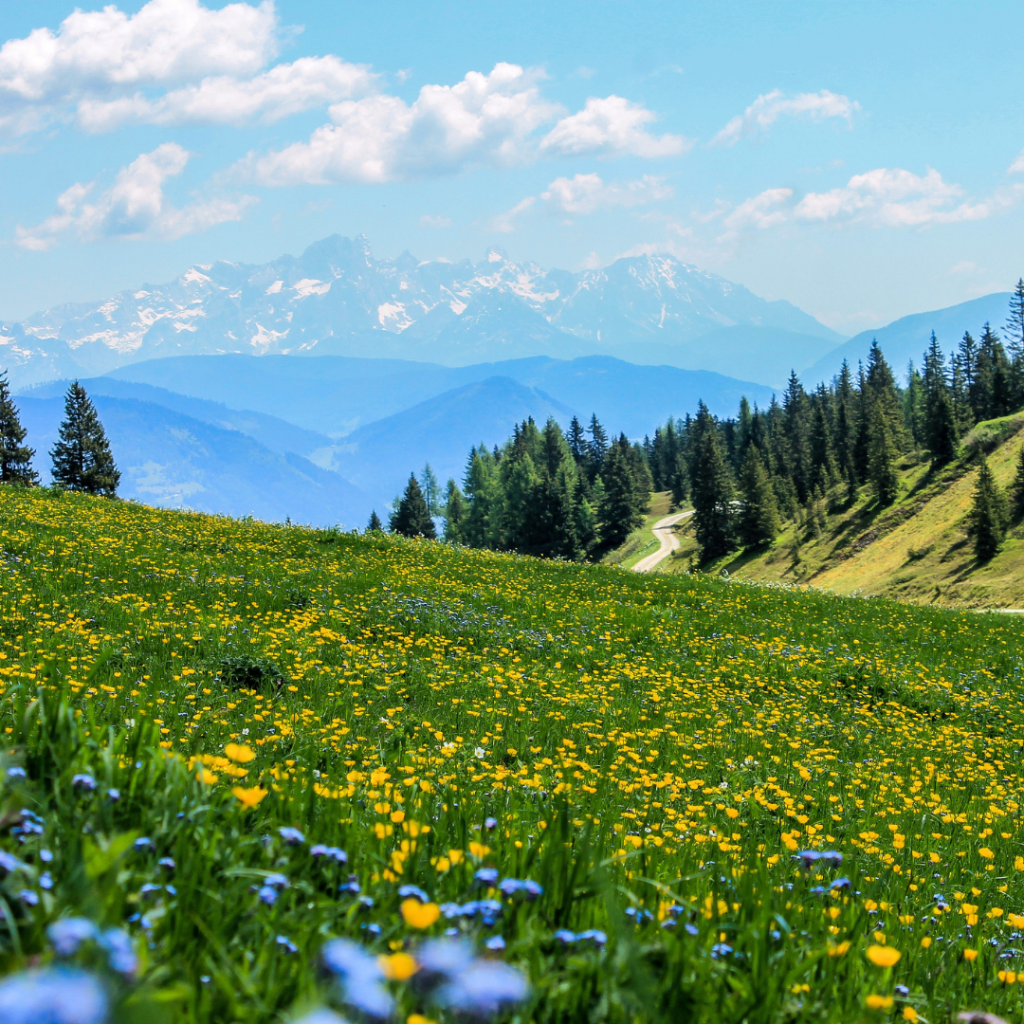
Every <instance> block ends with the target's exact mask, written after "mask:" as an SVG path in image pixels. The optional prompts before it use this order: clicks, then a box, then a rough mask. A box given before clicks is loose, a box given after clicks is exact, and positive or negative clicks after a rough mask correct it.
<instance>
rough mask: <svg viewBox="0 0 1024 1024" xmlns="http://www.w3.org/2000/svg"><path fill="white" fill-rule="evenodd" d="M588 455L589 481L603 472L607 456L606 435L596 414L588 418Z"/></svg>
mask: <svg viewBox="0 0 1024 1024" xmlns="http://www.w3.org/2000/svg"><path fill="white" fill-rule="evenodd" d="M587 448H588V452H589V455H590V466H589V467H588V469H589V475H590V479H591V480H593V479H594V477H596V476H600V475H601V473H602V471H603V470H604V460H605V456H606V455H607V454H608V435H607V434H606V433H605V429H604V427H602V426H601V424H600V422H599V421H598V418H597V413H594V414H593V415H592V416H591V417H590V442H589V443H588V445H587Z"/></svg>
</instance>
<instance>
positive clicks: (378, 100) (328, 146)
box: [243, 63, 560, 185]
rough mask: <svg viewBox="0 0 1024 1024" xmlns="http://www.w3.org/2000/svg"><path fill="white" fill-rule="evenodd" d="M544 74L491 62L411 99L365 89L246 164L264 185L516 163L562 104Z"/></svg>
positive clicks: (388, 176)
mask: <svg viewBox="0 0 1024 1024" xmlns="http://www.w3.org/2000/svg"><path fill="white" fill-rule="evenodd" d="M540 78H541V74H540V72H538V71H524V70H523V68H521V67H519V66H518V65H515V64H504V63H501V64H496V65H495V67H494V70H493V71H492V72H491V73H490V74H488V75H484V74H481V73H480V72H478V71H471V72H470V73H469V74H467V75H466V77H465V78H464V79H463V80H462V81H461V82H459V83H458V84H456V85H453V86H447V85H425V86H424V87H423V88H422V89H421V90H420V93H419V96H418V97H417V99H416V101H415V102H414V103H413V104H412V105H411V106H410V105H408V104H406V103H405V101H404V100H402V99H400V98H398V97H397V96H389V95H383V94H382V95H377V96H368V97H365V98H364V99H361V100H354V101H349V102H344V103H337V104H335V105H334V106H332V107H331V108H330V115H331V120H332V121H333V122H334V123H333V124H329V125H324V126H322V127H320V128H317V129H316V131H314V132H313V134H312V135H311V136H310V139H309V142H297V143H295V144H294V145H291V146H288V147H287V148H285V149H283V150H280V151H279V152H276V153H268V154H267V155H266V156H262V157H258V156H252V157H250V158H249V159H248V160H247V161H245V162H244V164H243V167H244V169H246V170H247V171H248V173H250V174H252V175H253V176H254V177H255V179H256V180H257V181H259V182H261V183H262V184H265V185H294V184H300V183H305V184H330V183H334V182H383V181H392V180H395V179H402V178H410V177H414V176H420V175H433V174H443V173H452V172H455V171H458V170H461V169H462V168H463V167H465V166H467V165H468V164H471V163H477V162H480V163H492V164H504V165H508V164H514V163H517V162H520V161H522V160H523V159H525V158H526V157H527V155H528V153H529V144H528V139H529V136H530V135H531V134H532V133H533V132H534V131H535V130H536V129H537V128H538V127H539V126H540V125H541V124H543V123H545V122H546V121H550V120H552V119H553V118H554V117H555V116H557V114H558V113H559V112H560V108H559V107H558V106H556V105H555V104H553V103H549V102H548V101H547V100H545V99H544V98H543V97H542V96H541V94H540V89H539V87H538V82H539V80H540Z"/></svg>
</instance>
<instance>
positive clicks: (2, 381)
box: [0, 370, 39, 487]
mask: <svg viewBox="0 0 1024 1024" xmlns="http://www.w3.org/2000/svg"><path fill="white" fill-rule="evenodd" d="M25 434H26V430H25V428H24V427H23V426H22V425H21V420H20V419H19V418H18V409H17V407H16V406H15V404H14V401H13V400H12V399H11V388H10V385H9V384H8V383H7V371H6V370H5V371H4V372H3V373H0V483H4V484H23V485H25V486H29V487H30V486H32V485H33V484H35V483H37V482H38V480H39V476H38V474H37V473H36V471H35V470H34V469H33V468H32V456H33V455H35V451H34V450H33V449H32V448H29V447H28V446H27V445H24V444H22V442H23V441H24V440H25Z"/></svg>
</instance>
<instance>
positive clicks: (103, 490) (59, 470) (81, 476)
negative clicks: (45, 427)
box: [50, 380, 121, 497]
mask: <svg viewBox="0 0 1024 1024" xmlns="http://www.w3.org/2000/svg"><path fill="white" fill-rule="evenodd" d="M50 458H51V459H52V460H53V469H52V473H53V482H54V483H55V484H56V485H57V486H58V487H62V488H64V490H67V491H83V492H84V493H86V494H102V495H104V496H106V497H113V496H114V495H115V494H116V493H117V485H118V483H119V482H120V480H121V474H120V473H119V472H118V469H117V466H116V465H114V457H113V455H111V453H110V444H109V442H108V441H107V435H106V433H105V432H104V430H103V424H102V423H100V418H99V416H98V415H97V414H96V407H95V406H94V405H93V404H92V401H91V400H90V398H89V396H88V395H87V394H86V393H85V388H83V387H82V385H81V384H79V383H78V381H77V380H76V381H72V382H71V385H70V386H69V387H68V391H67V394H66V395H65V397H64V422H63V423H61V425H60V434H59V440H58V441H57V443H56V444H55V445H54V446H53V448H52V450H51V451H50Z"/></svg>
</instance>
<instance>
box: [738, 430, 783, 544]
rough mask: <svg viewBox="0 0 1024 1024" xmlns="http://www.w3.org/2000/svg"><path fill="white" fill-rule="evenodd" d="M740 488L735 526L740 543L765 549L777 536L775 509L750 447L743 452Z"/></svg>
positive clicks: (760, 465)
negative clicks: (744, 453)
mask: <svg viewBox="0 0 1024 1024" xmlns="http://www.w3.org/2000/svg"><path fill="white" fill-rule="evenodd" d="M740 488H741V494H742V497H743V507H742V509H741V511H740V514H739V523H738V528H739V537H740V541H741V542H742V543H743V545H744V546H745V547H748V548H761V547H767V546H768V545H769V544H771V542H772V541H773V540H775V537H776V535H777V534H778V532H779V506H778V503H777V501H776V500H775V491H774V489H773V488H772V482H771V479H770V478H769V476H768V472H767V470H765V468H764V463H763V462H762V461H761V456H760V454H759V453H758V450H757V449H756V448H755V447H753V446H750V447H749V448H748V449H747V455H746V458H745V459H744V462H743V471H742V475H741V478H740Z"/></svg>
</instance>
